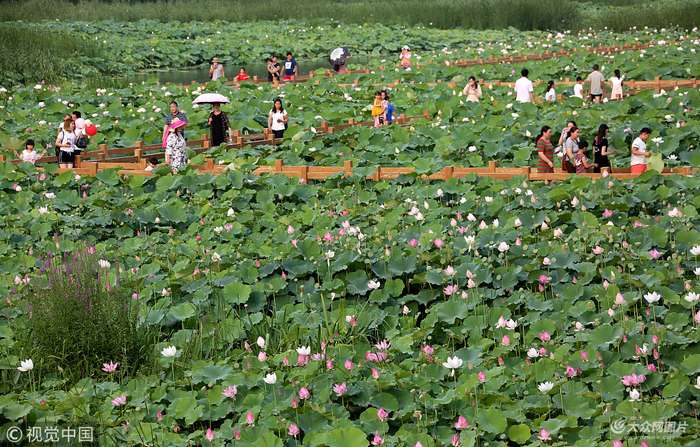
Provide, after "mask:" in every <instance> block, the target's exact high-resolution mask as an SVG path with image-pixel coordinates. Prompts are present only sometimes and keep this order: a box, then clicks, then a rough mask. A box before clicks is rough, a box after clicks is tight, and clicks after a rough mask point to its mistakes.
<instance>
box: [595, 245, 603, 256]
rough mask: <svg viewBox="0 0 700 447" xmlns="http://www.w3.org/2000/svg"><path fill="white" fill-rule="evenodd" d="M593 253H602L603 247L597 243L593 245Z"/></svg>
mask: <svg viewBox="0 0 700 447" xmlns="http://www.w3.org/2000/svg"><path fill="white" fill-rule="evenodd" d="M593 254H594V255H601V254H603V247H601V246H599V245H596V246H595V247H593Z"/></svg>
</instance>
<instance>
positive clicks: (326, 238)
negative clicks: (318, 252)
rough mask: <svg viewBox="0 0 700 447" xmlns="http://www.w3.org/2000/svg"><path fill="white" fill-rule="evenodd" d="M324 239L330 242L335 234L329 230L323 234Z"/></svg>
mask: <svg viewBox="0 0 700 447" xmlns="http://www.w3.org/2000/svg"><path fill="white" fill-rule="evenodd" d="M323 240H324V241H325V242H330V241H332V240H333V235H332V234H331V233H330V232H328V231H327V232H326V234H324V235H323Z"/></svg>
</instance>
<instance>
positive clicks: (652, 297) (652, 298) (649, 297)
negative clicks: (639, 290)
mask: <svg viewBox="0 0 700 447" xmlns="http://www.w3.org/2000/svg"><path fill="white" fill-rule="evenodd" d="M644 299H645V300H646V301H647V303H649V304H652V303H655V302H657V301H659V300H660V299H661V295H659V294H658V293H656V292H650V293H645V294H644Z"/></svg>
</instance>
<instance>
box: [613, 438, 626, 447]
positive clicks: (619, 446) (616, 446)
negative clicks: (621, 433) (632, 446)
mask: <svg viewBox="0 0 700 447" xmlns="http://www.w3.org/2000/svg"><path fill="white" fill-rule="evenodd" d="M623 445H624V444H623V443H622V441H620V440H619V439H613V442H612V447H623Z"/></svg>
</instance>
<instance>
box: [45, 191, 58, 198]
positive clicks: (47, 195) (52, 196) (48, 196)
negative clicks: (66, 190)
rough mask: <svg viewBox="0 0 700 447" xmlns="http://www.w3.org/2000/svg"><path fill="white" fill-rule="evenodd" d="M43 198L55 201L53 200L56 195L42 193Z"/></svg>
mask: <svg viewBox="0 0 700 447" xmlns="http://www.w3.org/2000/svg"><path fill="white" fill-rule="evenodd" d="M44 197H46V198H47V199H55V198H56V194H54V193H52V192H45V193H44Z"/></svg>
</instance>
